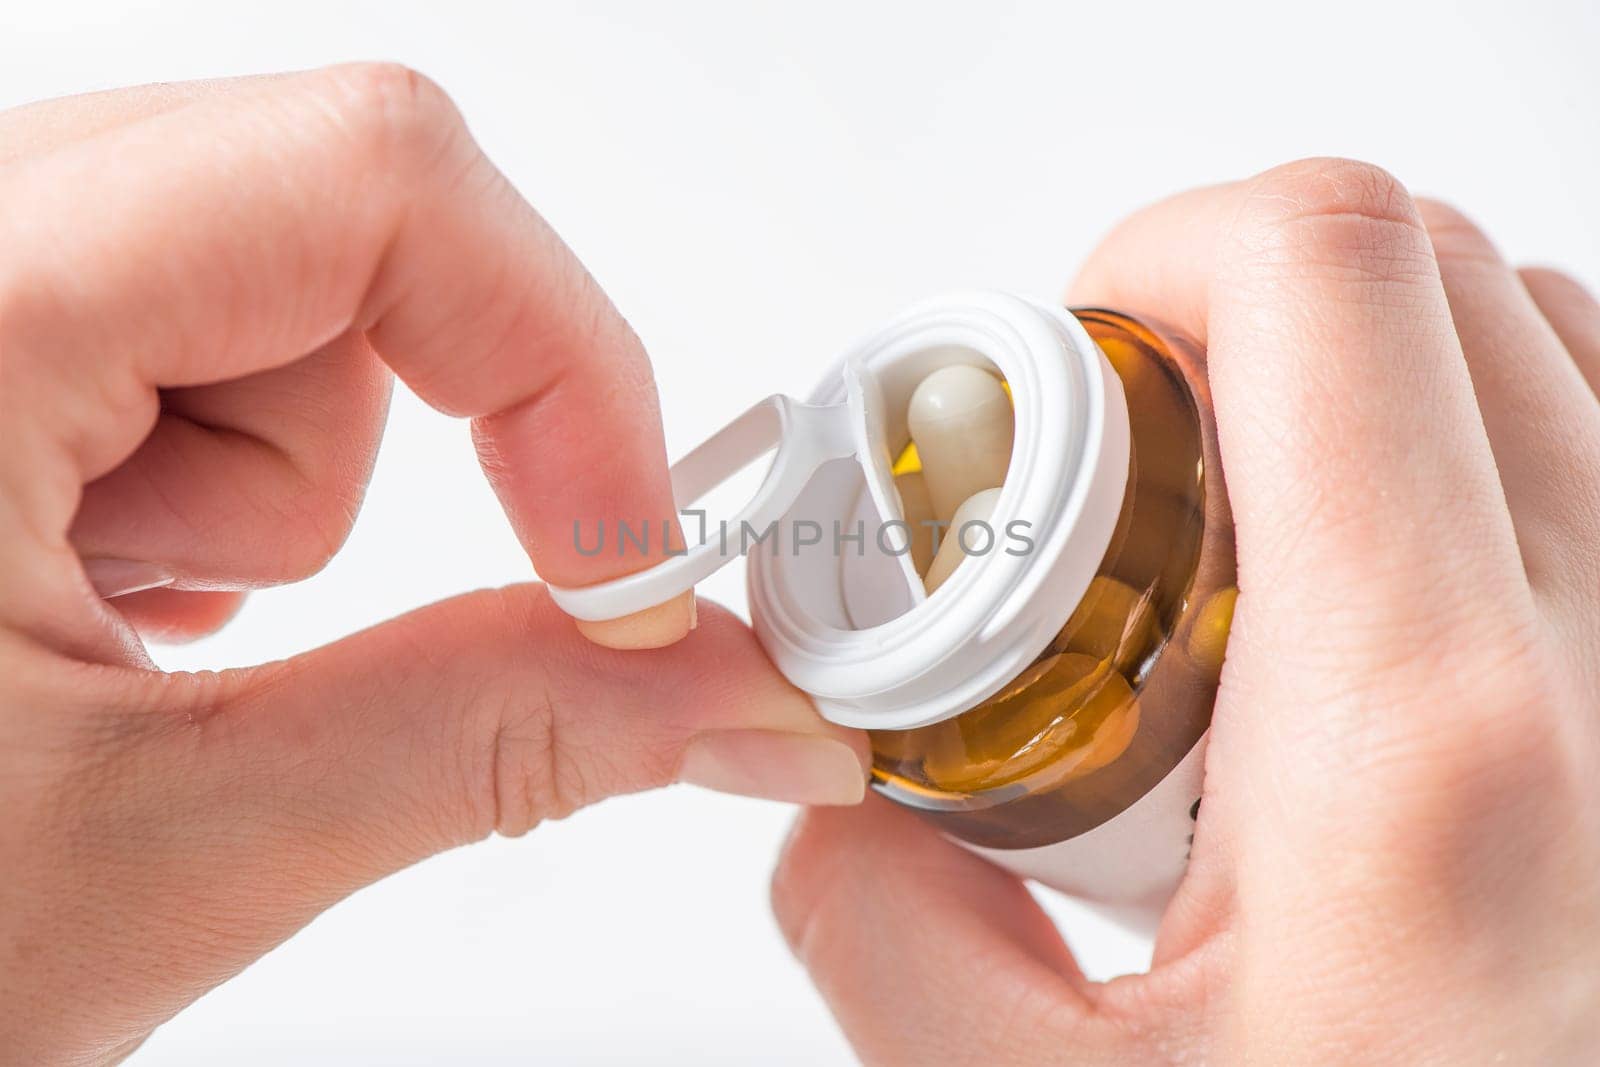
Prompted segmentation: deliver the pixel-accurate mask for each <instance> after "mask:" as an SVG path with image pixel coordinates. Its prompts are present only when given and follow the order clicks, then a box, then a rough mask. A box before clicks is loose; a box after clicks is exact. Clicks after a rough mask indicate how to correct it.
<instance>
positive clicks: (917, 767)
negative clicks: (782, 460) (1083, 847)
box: [872, 309, 1236, 849]
mask: <svg viewBox="0 0 1600 1067" xmlns="http://www.w3.org/2000/svg"><path fill="white" fill-rule="evenodd" d="M1073 314H1074V315H1076V317H1077V318H1078V320H1079V321H1080V322H1081V323H1082V324H1083V326H1084V327H1085V329H1086V330H1087V331H1088V333H1089V335H1090V337H1092V338H1093V339H1094V341H1095V342H1096V343H1097V344H1098V345H1099V347H1100V348H1101V350H1102V351H1103V352H1104V353H1105V355H1106V358H1107V359H1108V361H1109V362H1110V364H1111V366H1112V368H1113V369H1114V370H1115V372H1116V374H1117V376H1118V377H1119V379H1120V380H1121V383H1122V386H1123V391H1124V393H1125V395H1126V400H1127V407H1128V415H1129V429H1130V434H1131V448H1130V453H1131V456H1130V463H1129V471H1128V483H1127V489H1126V491H1125V494H1124V498H1123V504H1122V509H1121V512H1120V515H1119V517H1118V521H1117V525H1116V530H1115V532H1114V533H1113V535H1112V537H1111V541H1110V544H1109V546H1108V547H1107V549H1106V552H1105V556H1104V558H1103V560H1102V561H1101V564H1100V566H1099V569H1098V575H1097V576H1096V577H1095V579H1094V580H1093V582H1092V583H1091V584H1090V586H1089V588H1088V590H1087V591H1086V593H1085V594H1084V596H1083V598H1082V599H1081V601H1080V602H1079V603H1078V604H1076V605H1070V604H1069V605H1063V608H1062V618H1063V625H1062V627H1061V630H1060V632H1059V633H1058V634H1057V635H1056V638H1055V639H1054V640H1053V641H1052V642H1051V643H1050V645H1049V647H1047V648H1046V649H1045V650H1044V651H1043V652H1042V653H1041V654H1040V655H1039V656H1038V658H1037V659H1036V660H1035V661H1034V662H1033V663H1032V664H1031V665H1030V666H1029V667H1028V668H1027V669H1025V670H1024V671H1023V672H1022V673H1021V674H1019V675H1018V676H1017V677H1016V678H1014V679H1013V680H1012V681H1011V682H1010V683H1008V684H1007V685H1005V686H1004V687H1002V688H1001V690H1000V691H999V692H998V693H996V694H995V695H993V696H992V697H990V698H989V699H987V700H985V701H984V702H983V703H982V704H980V705H978V706H977V707H975V708H972V709H971V710H970V711H967V712H964V713H963V714H961V715H958V716H956V717H955V718H952V719H947V720H944V721H942V722H938V723H935V724H933V725H930V726H924V727H920V728H918V729H913V730H903V731H888V730H878V731H873V733H872V741H873V752H874V771H873V777H874V784H875V787H876V788H877V789H878V790H879V791H880V792H882V793H884V794H885V795H887V796H888V797H890V798H892V799H894V800H895V801H897V802H899V803H901V804H904V805H906V806H908V807H911V808H914V809H916V810H917V811H918V812H919V813H921V814H922V815H923V816H924V817H925V818H927V819H928V820H929V821H931V822H932V823H933V824H934V825H936V826H937V827H938V828H939V829H941V830H943V831H945V832H947V833H949V834H951V835H953V836H955V837H958V838H961V839H963V840H965V841H968V842H971V843H973V844H976V845H980V846H985V847H988V848H997V849H1022V848H1034V847H1038V846H1043V845H1049V844H1054V843H1056V842H1061V841H1066V840H1068V839H1070V838H1073V837H1076V836H1078V835H1079V834H1082V833H1084V832H1086V831H1088V830H1091V829H1093V828H1095V827H1096V826H1099V825H1101V824H1102V823H1104V822H1106V821H1107V820H1109V819H1111V818H1113V817H1114V816H1116V815H1118V814H1119V813H1121V812H1122V811H1124V810H1126V809H1127V808H1129V807H1130V806H1131V805H1132V804H1134V803H1135V802H1136V801H1137V800H1139V798H1141V797H1143V796H1144V795H1145V794H1146V793H1148V792H1149V791H1150V790H1151V789H1152V788H1153V787H1154V786H1155V785H1156V784H1157V783H1158V782H1160V781H1161V780H1162V779H1163V778H1165V777H1166V776H1167V774H1168V773H1169V772H1171V771H1172V770H1173V768H1174V767H1176V766H1177V765H1178V763H1179V761H1181V760H1182V759H1183V758H1184V757H1185V756H1186V755H1188V754H1189V753H1190V751H1191V750H1193V749H1194V747H1195V745H1196V743H1197V742H1198V741H1199V740H1200V738H1201V737H1202V735H1203V734H1204V733H1205V730H1206V727H1207V726H1208V725H1209V723H1210V717H1211V707H1212V702H1213V700H1214V697H1215V693H1216V685H1217V679H1218V675H1219V672H1220V670H1221V666H1222V658H1223V651H1224V647H1225V645H1226V641H1227V633H1228V626H1229V623H1230V622H1231V619H1232V615H1233V602H1234V596H1235V592H1236V591H1235V589H1234V545H1233V527H1232V520H1231V516H1230V515H1229V512H1228V505H1227V497H1226V493H1225V492H1224V488H1223V482H1222V472H1221V466H1220V464H1219V462H1218V458H1217V448H1216V435H1215V432H1214V427H1213V424H1212V420H1211V405H1210V396H1209V391H1208V390H1207V388H1206V384H1205V376H1204V366H1203V355H1202V354H1201V352H1200V350H1199V348H1198V347H1197V346H1196V345H1194V344H1192V343H1191V342H1188V341H1186V340H1184V339H1182V338H1181V337H1178V336H1177V335H1175V334H1173V333H1172V332H1171V331H1168V330H1166V329H1163V328H1161V327H1159V326H1157V325H1155V324H1153V323H1151V322H1148V321H1144V320H1135V319H1133V318H1130V317H1128V316H1125V315H1122V314H1119V313H1116V312H1112V311H1103V310H1096V309H1084V310H1075V311H1074V312H1073ZM919 466H920V464H919V461H918V459H917V456H916V452H915V449H914V448H909V449H907V450H906V452H905V453H904V454H902V456H901V457H900V459H899V461H898V462H897V464H896V466H895V473H897V474H899V473H904V472H907V471H911V470H917V469H919Z"/></svg>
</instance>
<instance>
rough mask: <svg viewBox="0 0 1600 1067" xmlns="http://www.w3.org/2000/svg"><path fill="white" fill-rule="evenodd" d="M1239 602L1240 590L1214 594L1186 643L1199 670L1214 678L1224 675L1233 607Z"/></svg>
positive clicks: (1229, 588)
mask: <svg viewBox="0 0 1600 1067" xmlns="http://www.w3.org/2000/svg"><path fill="white" fill-rule="evenodd" d="M1238 600H1239V590H1238V589H1237V588H1235V587H1234V586H1231V585H1230V586H1228V587H1227V588H1225V589H1219V590H1217V591H1216V592H1215V593H1212V594H1211V595H1210V596H1209V597H1207V598H1206V600H1205V603H1204V604H1202V605H1201V606H1200V611H1199V612H1198V613H1197V614H1196V615H1195V618H1194V626H1193V628H1192V629H1190V631H1189V639H1188V641H1186V642H1185V647H1186V648H1187V649H1188V652H1189V658H1190V659H1191V660H1193V661H1194V663H1195V666H1197V667H1199V668H1200V669H1201V670H1203V671H1205V672H1206V673H1207V674H1208V675H1210V676H1212V677H1216V676H1217V675H1219V674H1221V673H1222V660H1223V657H1224V655H1226V653H1227V649H1228V631H1229V630H1230V629H1232V627H1233V607H1234V605H1235V604H1236V603H1237V602H1238Z"/></svg>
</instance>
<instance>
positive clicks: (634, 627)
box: [577, 589, 696, 649]
mask: <svg viewBox="0 0 1600 1067" xmlns="http://www.w3.org/2000/svg"><path fill="white" fill-rule="evenodd" d="M695 621H696V620H695V607H694V590H692V589H691V590H689V591H688V592H686V593H679V594H678V595H677V596H675V597H673V598H672V599H671V600H669V601H667V602H666V603H665V604H657V605H656V606H655V607H653V608H645V609H644V610H643V611H636V612H634V613H633V614H632V615H624V616H623V617H622V618H620V619H601V620H599V621H586V620H583V619H579V620H577V623H578V632H579V633H581V634H583V636H584V637H587V638H588V639H589V640H591V641H593V642H594V643H595V644H597V645H602V646H604V647H606V648H619V649H635V648H664V647H665V646H667V645H670V644H672V643H673V642H675V641H679V640H682V639H683V637H684V635H686V634H687V633H688V632H689V631H690V630H692V629H694V625H695Z"/></svg>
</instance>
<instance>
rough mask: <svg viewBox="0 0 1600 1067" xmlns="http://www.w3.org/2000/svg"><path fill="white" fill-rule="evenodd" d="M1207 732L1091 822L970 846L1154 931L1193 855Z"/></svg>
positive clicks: (1115, 916) (1009, 867)
mask: <svg viewBox="0 0 1600 1067" xmlns="http://www.w3.org/2000/svg"><path fill="white" fill-rule="evenodd" d="M1209 736H1210V734H1209V733H1208V734H1206V735H1204V736H1202V737H1201V738H1200V740H1199V741H1197V742H1195V746H1194V747H1193V748H1192V749H1190V750H1189V754H1188V755H1186V756H1184V757H1183V759H1182V760H1180V761H1179V762H1178V765H1177V766H1176V767H1174V768H1173V769H1172V770H1171V771H1169V772H1168V773H1167V776H1166V777H1165V778H1163V779H1161V781H1160V782H1158V783H1156V786H1155V788H1153V789H1151V790H1150V792H1148V793H1146V794H1145V795H1144V796H1142V797H1140V798H1139V799H1138V800H1136V801H1135V802H1134V803H1133V804H1132V805H1130V806H1129V807H1128V808H1126V809H1125V810H1123V811H1122V812H1121V813H1120V814H1118V815H1116V816H1114V817H1113V818H1111V819H1108V820H1106V821H1105V822H1103V823H1101V824H1100V825H1099V826H1096V827H1095V828H1094V829H1093V830H1089V831H1087V832H1086V833H1081V834H1079V835H1078V836H1077V837H1074V838H1070V839H1068V840H1066V841H1059V842H1057V843H1056V844H1053V845H1044V846H1041V847H1039V848H1015V849H1005V848H979V847H978V846H976V845H967V846H966V847H967V848H969V849H971V850H972V851H973V852H976V853H978V854H979V855H980V856H983V857H984V858H985V859H987V860H989V861H990V862H992V863H994V864H996V865H997V866H1000V867H1004V868H1005V869H1006V870H1008V871H1011V872H1013V873H1015V874H1020V875H1022V876H1023V877H1025V878H1032V879H1033V880H1034V881H1037V882H1039V883H1041V884H1043V885H1047V886H1050V887H1051V888H1053V889H1059V890H1061V891H1062V892H1063V893H1067V894H1068V895H1070V896H1074V897H1077V898H1078V899H1080V900H1082V901H1083V902H1084V903H1086V904H1088V905H1090V906H1091V907H1093V908H1094V910H1096V911H1099V912H1101V913H1103V914H1105V915H1106V916H1108V917H1110V918H1112V919H1115V920H1116V921H1117V922H1119V923H1121V924H1122V925H1124V926H1127V927H1129V928H1131V929H1136V930H1141V931H1143V932H1153V931H1154V930H1155V927H1156V924H1157V923H1158V922H1159V921H1160V919H1161V912H1162V910H1163V909H1164V908H1165V907H1166V905H1167V901H1168V900H1170V899H1171V898H1172V894H1173V891H1174V890H1176V889H1177V888H1178V882H1179V881H1180V880H1182V878H1183V872H1184V868H1186V867H1187V866H1188V863H1189V845H1190V843H1191V842H1192V841H1193V839H1194V820H1195V815H1196V814H1197V812H1198V809H1199V801H1200V785H1201V781H1202V779H1203V777H1204V774H1205V749H1206V740H1207V738H1209Z"/></svg>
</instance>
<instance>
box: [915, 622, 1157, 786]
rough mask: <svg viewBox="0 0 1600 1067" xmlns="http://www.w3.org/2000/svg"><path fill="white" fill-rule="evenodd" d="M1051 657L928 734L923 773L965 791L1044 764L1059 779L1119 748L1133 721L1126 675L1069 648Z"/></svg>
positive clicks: (1135, 717)
mask: <svg viewBox="0 0 1600 1067" xmlns="http://www.w3.org/2000/svg"><path fill="white" fill-rule="evenodd" d="M1052 660H1053V662H1052V663H1051V666H1050V669H1049V670H1048V672H1047V673H1046V674H1045V676H1044V677H1043V678H1041V679H1039V680H1037V681H1036V682H1035V684H1034V685H1033V686H1031V687H1030V688H1028V689H1027V690H1025V691H1022V692H1019V693H1018V694H1017V695H1016V696H1014V697H1010V698H1007V699H1003V700H999V701H994V702H990V703H986V704H984V705H982V706H980V707H978V708H976V709H974V710H973V711H971V712H968V714H967V716H964V717H963V718H962V720H960V721H959V722H958V723H956V724H954V725H955V726H956V729H945V730H943V731H942V732H941V733H940V735H939V736H937V737H936V738H935V737H931V736H930V737H929V738H928V740H929V741H930V742H931V743H930V744H929V745H928V747H927V749H926V750H925V754H924V757H923V760H924V762H923V773H924V774H925V775H926V777H927V778H928V780H929V781H931V782H933V783H934V784H935V785H936V786H938V787H939V788H942V789H947V790H951V791H959V792H969V793H970V792H976V791H978V790H982V789H993V788H995V787H997V786H1001V785H1005V784H1008V783H1010V782H1014V781H1020V780H1023V779H1026V778H1029V777H1031V776H1033V775H1035V774H1038V773H1040V772H1042V771H1046V770H1047V771H1048V774H1049V775H1050V777H1051V778H1052V780H1056V781H1060V780H1064V779H1065V778H1067V777H1071V776H1076V775H1080V774H1087V773H1088V772H1089V771H1091V770H1094V769H1096V768H1098V767H1103V766H1105V765H1106V764H1107V763H1110V762H1111V761H1112V760H1114V759H1116V757H1117V756H1119V755H1121V754H1122V753H1123V751H1124V750H1126V749H1127V747H1128V744H1129V742H1130V741H1131V740H1132V739H1133V735H1134V733H1135V731H1136V730H1137V729H1138V714H1139V713H1138V703H1137V701H1136V700H1135V699H1134V695H1133V690H1132V688H1131V687H1130V686H1129V685H1128V680H1127V679H1126V678H1124V677H1123V676H1122V675H1121V674H1119V673H1118V672H1116V671H1114V670H1112V669H1111V665H1110V664H1109V663H1106V662H1104V661H1100V660H1096V659H1094V658H1093V657H1090V656H1082V655H1076V654H1071V653H1068V654H1063V655H1059V656H1055V657H1052ZM945 725H946V724H943V723H941V724H939V726H940V727H944V726H945ZM933 729H938V728H937V727H935V728H933ZM931 733H932V730H930V734H931Z"/></svg>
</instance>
